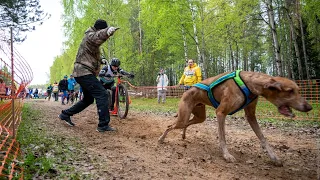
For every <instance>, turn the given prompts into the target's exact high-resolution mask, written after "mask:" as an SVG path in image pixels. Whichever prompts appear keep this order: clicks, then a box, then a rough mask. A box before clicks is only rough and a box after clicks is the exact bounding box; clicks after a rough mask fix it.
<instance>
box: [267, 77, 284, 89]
mask: <svg viewBox="0 0 320 180" xmlns="http://www.w3.org/2000/svg"><path fill="white" fill-rule="evenodd" d="M264 88H268V89H277V90H279V91H282V90H283V89H282V84H281V83H280V82H277V81H276V80H274V79H271V80H270V81H269V82H267V83H266V84H265V85H264Z"/></svg>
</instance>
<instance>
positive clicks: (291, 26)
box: [285, 3, 303, 80]
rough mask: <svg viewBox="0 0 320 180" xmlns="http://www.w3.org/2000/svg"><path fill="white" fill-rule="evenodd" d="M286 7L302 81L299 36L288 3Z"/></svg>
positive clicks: (299, 76)
mask: <svg viewBox="0 0 320 180" xmlns="http://www.w3.org/2000/svg"><path fill="white" fill-rule="evenodd" d="M285 6H286V10H287V11H286V14H287V19H288V22H289V25H290V31H291V36H292V41H293V45H294V50H295V54H296V58H297V64H298V78H299V79H300V80H301V79H302V77H303V71H302V66H301V58H300V52H299V46H298V42H297V34H296V31H295V27H294V24H293V20H292V18H291V16H290V14H289V6H288V4H287V3H285Z"/></svg>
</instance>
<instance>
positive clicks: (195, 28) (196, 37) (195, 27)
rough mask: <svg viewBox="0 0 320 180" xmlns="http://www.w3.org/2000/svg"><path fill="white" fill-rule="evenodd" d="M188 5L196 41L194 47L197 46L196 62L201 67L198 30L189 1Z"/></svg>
mask: <svg viewBox="0 0 320 180" xmlns="http://www.w3.org/2000/svg"><path fill="white" fill-rule="evenodd" d="M189 6H190V11H191V16H192V24H193V33H194V41H195V43H196V48H197V57H198V63H199V65H200V67H201V66H202V63H203V62H202V60H201V53H200V47H199V40H198V32H197V25H196V15H195V13H194V9H193V7H192V4H191V3H190V2H189ZM201 68H202V67H201Z"/></svg>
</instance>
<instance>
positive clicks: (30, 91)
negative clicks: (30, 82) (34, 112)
mask: <svg viewBox="0 0 320 180" xmlns="http://www.w3.org/2000/svg"><path fill="white" fill-rule="evenodd" d="M29 96H30V99H32V98H33V96H34V95H33V89H32V88H30V89H29Z"/></svg>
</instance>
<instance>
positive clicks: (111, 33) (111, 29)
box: [107, 26, 119, 36]
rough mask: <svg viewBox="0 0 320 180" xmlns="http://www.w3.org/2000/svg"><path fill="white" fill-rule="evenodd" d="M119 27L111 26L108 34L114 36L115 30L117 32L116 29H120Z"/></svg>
mask: <svg viewBox="0 0 320 180" xmlns="http://www.w3.org/2000/svg"><path fill="white" fill-rule="evenodd" d="M118 29H119V28H115V27H112V26H111V27H109V29H108V30H107V35H108V36H112V35H113V33H114V32H116V30H118Z"/></svg>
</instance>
